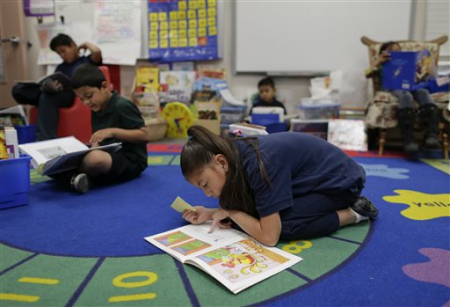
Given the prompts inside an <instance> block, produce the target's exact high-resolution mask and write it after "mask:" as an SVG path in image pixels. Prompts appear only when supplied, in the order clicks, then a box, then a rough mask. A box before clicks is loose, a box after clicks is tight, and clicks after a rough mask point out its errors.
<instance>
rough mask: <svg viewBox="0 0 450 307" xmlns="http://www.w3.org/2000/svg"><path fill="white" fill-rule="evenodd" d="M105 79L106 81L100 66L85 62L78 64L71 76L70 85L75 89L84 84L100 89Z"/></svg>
mask: <svg viewBox="0 0 450 307" xmlns="http://www.w3.org/2000/svg"><path fill="white" fill-rule="evenodd" d="M104 81H106V78H105V75H104V74H103V72H102V71H101V70H100V68H98V67H97V66H95V65H92V64H88V63H85V64H81V65H80V66H78V67H77V68H76V69H75V71H74V72H73V74H72V77H71V78H70V86H71V87H72V89H75V90H76V89H78V88H80V87H83V86H89V87H96V88H98V89H100V88H101V87H102V83H103V82H104Z"/></svg>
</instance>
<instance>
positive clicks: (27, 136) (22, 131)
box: [14, 125, 36, 144]
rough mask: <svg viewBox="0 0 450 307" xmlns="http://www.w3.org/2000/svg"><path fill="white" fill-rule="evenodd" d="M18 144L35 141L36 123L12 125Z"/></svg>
mask: <svg viewBox="0 0 450 307" xmlns="http://www.w3.org/2000/svg"><path fill="white" fill-rule="evenodd" d="M14 128H16V131H17V140H18V142H19V144H25V143H31V142H35V141H36V125H25V126H14Z"/></svg>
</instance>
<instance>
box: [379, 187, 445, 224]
mask: <svg viewBox="0 0 450 307" xmlns="http://www.w3.org/2000/svg"><path fill="white" fill-rule="evenodd" d="M394 192H395V193H397V194H398V195H395V196H385V197H383V200H385V201H387V202H390V203H398V204H406V205H409V206H410V207H409V208H408V209H406V210H403V211H402V212H401V214H402V215H403V216H405V217H407V218H409V219H412V220H419V221H423V220H431V219H435V218H439V217H447V216H448V217H450V194H426V193H420V192H416V191H410V190H395V191H394Z"/></svg>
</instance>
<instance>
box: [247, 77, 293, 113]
mask: <svg viewBox="0 0 450 307" xmlns="http://www.w3.org/2000/svg"><path fill="white" fill-rule="evenodd" d="M258 91H259V96H258V97H257V98H256V100H255V102H254V103H253V106H252V108H251V110H250V114H249V115H252V112H253V108H255V107H280V108H283V110H284V114H287V113H286V108H285V107H284V105H283V104H282V103H281V102H279V101H278V100H277V99H276V98H275V95H276V93H277V90H276V88H275V82H274V81H273V79H272V78H270V77H267V78H264V79H262V80H261V81H259V82H258Z"/></svg>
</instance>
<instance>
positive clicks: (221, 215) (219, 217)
mask: <svg viewBox="0 0 450 307" xmlns="http://www.w3.org/2000/svg"><path fill="white" fill-rule="evenodd" d="M212 220H213V222H212V225H211V229H210V230H209V233H212V232H213V231H214V229H216V227H219V228H231V219H230V212H229V211H227V210H224V209H218V210H217V211H215V212H214V213H213V214H212Z"/></svg>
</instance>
